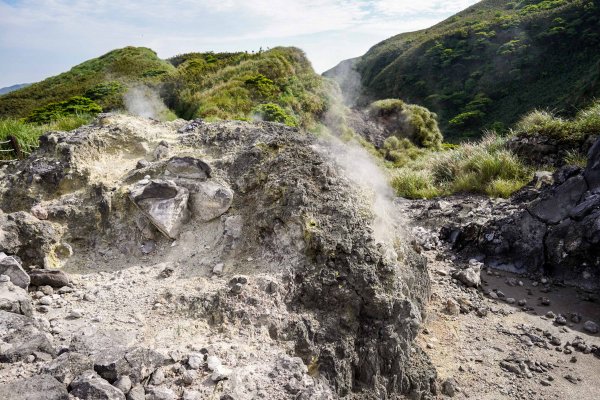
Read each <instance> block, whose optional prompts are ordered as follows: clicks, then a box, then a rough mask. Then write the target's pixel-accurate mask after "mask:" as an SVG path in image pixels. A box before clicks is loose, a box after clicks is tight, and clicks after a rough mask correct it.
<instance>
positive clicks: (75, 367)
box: [44, 352, 94, 385]
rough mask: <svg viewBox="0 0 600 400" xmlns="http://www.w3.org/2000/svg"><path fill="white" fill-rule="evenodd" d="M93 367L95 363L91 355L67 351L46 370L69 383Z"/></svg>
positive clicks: (61, 380)
mask: <svg viewBox="0 0 600 400" xmlns="http://www.w3.org/2000/svg"><path fill="white" fill-rule="evenodd" d="M93 368H94V363H93V361H92V360H91V359H90V358H89V357H87V356H85V355H83V354H80V353H72V352H66V353H63V354H61V355H60V356H58V357H56V358H55V359H54V360H53V361H52V362H51V363H50V364H48V365H47V366H46V367H44V372H45V373H47V374H48V375H52V376H53V377H54V378H56V379H57V380H58V381H60V382H62V383H64V384H67V385H68V384H70V383H71V381H72V380H73V379H74V378H75V377H76V376H79V375H81V374H82V373H83V372H84V371H87V370H90V369H93Z"/></svg>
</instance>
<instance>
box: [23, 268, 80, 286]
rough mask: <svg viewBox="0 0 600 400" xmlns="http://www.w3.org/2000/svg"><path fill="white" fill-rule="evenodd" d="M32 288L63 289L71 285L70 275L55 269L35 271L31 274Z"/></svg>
mask: <svg viewBox="0 0 600 400" xmlns="http://www.w3.org/2000/svg"><path fill="white" fill-rule="evenodd" d="M29 277H30V278H31V285H32V286H52V287H53V288H61V287H63V286H67V285H69V283H70V280H69V275H67V274H66V273H64V272H63V271H60V270H55V269H34V270H31V271H30V272H29Z"/></svg>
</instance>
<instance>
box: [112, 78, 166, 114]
mask: <svg viewBox="0 0 600 400" xmlns="http://www.w3.org/2000/svg"><path fill="white" fill-rule="evenodd" d="M123 101H124V103H125V107H126V108H127V111H128V112H129V113H130V114H133V115H137V116H140V117H146V118H153V119H158V120H162V119H164V118H165V116H166V114H167V112H168V109H167V107H166V106H165V103H163V101H162V100H161V98H160V96H159V95H158V93H156V91H155V90H153V89H151V88H149V87H147V86H136V87H133V88H131V89H129V90H128V91H127V93H125V96H123Z"/></svg>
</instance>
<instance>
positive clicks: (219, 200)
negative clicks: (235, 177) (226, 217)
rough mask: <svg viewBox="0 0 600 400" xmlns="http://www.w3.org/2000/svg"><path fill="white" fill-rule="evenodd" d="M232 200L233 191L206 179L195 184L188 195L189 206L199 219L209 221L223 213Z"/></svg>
mask: <svg viewBox="0 0 600 400" xmlns="http://www.w3.org/2000/svg"><path fill="white" fill-rule="evenodd" d="M232 201H233V191H232V190H231V189H230V188H229V187H227V186H225V185H222V184H220V183H217V182H213V181H206V182H202V183H200V184H198V185H196V188H195V190H194V191H193V192H192V193H191V195H190V208H191V210H192V213H193V215H194V216H195V217H197V218H198V219H200V220H201V221H210V220H212V219H215V218H217V217H220V216H221V215H223V214H224V213H225V212H226V211H227V210H229V207H231V203H232Z"/></svg>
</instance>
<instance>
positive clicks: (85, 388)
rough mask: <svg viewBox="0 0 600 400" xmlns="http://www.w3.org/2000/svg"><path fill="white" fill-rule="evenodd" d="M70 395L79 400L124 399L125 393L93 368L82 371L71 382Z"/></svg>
mask: <svg viewBox="0 0 600 400" xmlns="http://www.w3.org/2000/svg"><path fill="white" fill-rule="evenodd" d="M70 387H71V392H70V393H71V395H72V396H75V397H78V398H80V399H81V400H125V394H124V393H123V392H121V391H120V390H119V389H117V388H116V387H114V386H113V385H111V384H110V383H108V381H106V380H104V379H103V378H101V377H100V376H99V375H98V374H97V373H96V372H94V371H93V370H88V371H85V372H83V373H82V374H81V375H79V376H78V377H77V378H75V379H74V380H73V382H71V385H70Z"/></svg>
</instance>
